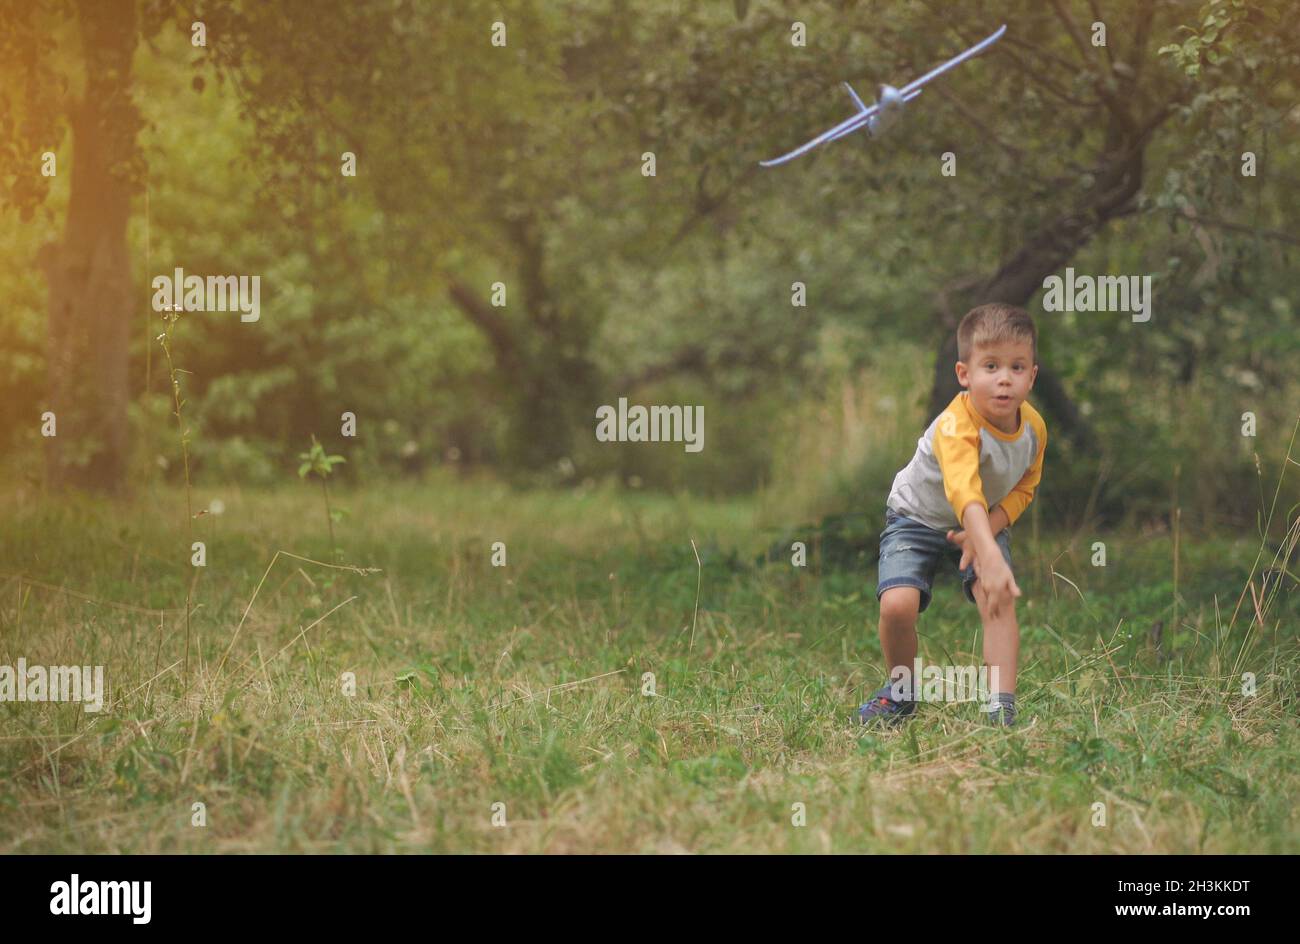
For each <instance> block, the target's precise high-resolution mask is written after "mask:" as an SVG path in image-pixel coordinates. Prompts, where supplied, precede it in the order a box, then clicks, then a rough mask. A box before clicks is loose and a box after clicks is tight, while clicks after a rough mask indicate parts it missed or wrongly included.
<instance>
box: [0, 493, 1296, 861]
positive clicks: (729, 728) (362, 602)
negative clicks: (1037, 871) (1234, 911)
mask: <svg viewBox="0 0 1300 944" xmlns="http://www.w3.org/2000/svg"><path fill="white" fill-rule="evenodd" d="M218 495H219V496H220V497H221V499H222V501H223V502H224V503H225V510H224V513H223V514H221V515H220V516H211V515H210V516H204V517H201V518H199V519H198V520H197V521H196V522H195V526H196V527H195V537H196V539H200V540H204V541H206V542H207V545H208V547H207V554H208V566H207V567H206V568H205V569H204V570H203V571H202V572H201V573H200V575H199V577H198V581H197V584H196V585H195V587H194V593H193V596H194V601H195V605H196V606H197V607H198V609H197V610H196V611H195V612H194V613H193V616H192V620H191V629H192V633H193V637H192V640H191V659H190V665H189V671H188V675H187V673H186V671H185V665H184V653H185V640H184V621H183V619H182V614H181V613H180V612H179V611H172V612H168V613H165V614H163V615H162V616H160V614H159V612H158V609H159V608H175V607H179V606H181V605H182V604H183V601H184V599H185V596H186V590H187V587H188V581H189V580H190V579H191V577H192V574H193V568H191V567H190V566H189V556H190V555H189V546H188V542H187V540H186V538H185V533H186V532H185V521H184V508H185V500H184V494H183V492H181V491H164V492H161V493H158V494H155V495H151V496H141V497H139V498H137V499H136V500H134V501H133V502H130V503H124V504H121V505H112V504H108V503H103V502H98V503H96V502H91V501H89V500H85V499H60V500H57V501H52V500H43V499H39V498H37V497H34V496H32V495H30V494H28V495H25V496H20V495H18V494H10V495H6V496H4V497H3V498H0V535H2V537H0V664H8V665H13V664H14V663H15V662H16V660H17V658H18V657H19V656H22V657H25V658H26V659H27V661H28V663H29V664H72V665H80V664H86V663H89V664H103V665H104V666H105V678H106V682H107V685H108V687H109V690H110V691H109V697H108V699H107V701H106V706H105V710H104V711H103V712H102V713H101V714H99V715H95V714H88V713H86V712H85V711H83V709H82V707H81V706H80V705H77V704H49V703H16V702H5V703H0V850H2V851H4V852H298V851H302V852H381V851H383V852H387V851H397V852H422V851H435V852H619V851H632V852H679V851H690V852H729V851H730V852H739V851H760V852H853V851H898V852H1119V853H1142V852H1180V853H1183V852H1248V851H1265V852H1277V853H1284V852H1285V853H1294V852H1297V851H1300V830H1298V829H1297V823H1296V815H1295V812H1294V808H1293V799H1294V797H1295V796H1296V795H1297V793H1300V771H1298V770H1297V765H1296V764H1295V757H1296V751H1297V748H1298V747H1300V737H1298V736H1297V731H1296V724H1295V705H1296V701H1295V681H1296V668H1297V660H1296V654H1297V653H1296V645H1295V633H1294V627H1295V617H1296V612H1297V609H1300V606H1298V605H1297V597H1298V596H1300V595H1298V594H1297V593H1296V592H1294V590H1288V589H1287V587H1286V586H1284V587H1283V589H1282V591H1281V592H1279V593H1278V594H1277V596H1276V598H1275V599H1272V600H1271V601H1270V603H1269V606H1268V607H1267V609H1266V612H1265V613H1264V618H1263V621H1262V623H1260V622H1259V621H1255V622H1253V623H1252V619H1253V618H1254V608H1253V604H1252V603H1251V600H1250V595H1249V593H1247V595H1246V602H1245V604H1243V606H1242V608H1241V610H1240V611H1239V612H1237V614H1236V617H1235V619H1234V618H1233V613H1234V608H1235V607H1236V605H1237V601H1238V599H1239V597H1240V595H1241V593H1242V591H1243V589H1244V588H1245V587H1246V583H1247V577H1248V576H1249V575H1250V574H1251V570H1252V565H1253V563H1254V561H1255V556H1256V552H1257V550H1258V546H1259V542H1258V541H1257V540H1251V539H1247V538H1245V537H1242V538H1241V539H1235V540H1234V539H1232V538H1230V537H1225V536H1222V535H1199V534H1193V533H1189V532H1188V531H1187V530H1186V529H1184V531H1183V534H1182V535H1181V552H1180V558H1181V560H1180V570H1179V593H1180V599H1179V602H1178V610H1177V613H1178V615H1177V622H1178V625H1177V626H1176V627H1175V626H1174V624H1173V621H1174V591H1173V582H1172V581H1173V546H1172V541H1171V540H1170V538H1169V537H1168V536H1167V535H1155V536H1137V535H1127V536H1126V535H1100V536H1098V535H1077V536H1072V535H1054V534H1041V535H1040V537H1039V541H1038V542H1037V545H1036V546H1035V544H1034V542H1033V540H1032V538H1031V537H1030V531H1029V529H1027V528H1025V529H1017V534H1016V538H1015V542H1014V545H1013V547H1014V551H1015V554H1016V571H1017V578H1018V581H1019V583H1020V586H1021V587H1022V588H1023V590H1024V591H1025V597H1024V598H1023V599H1022V601H1021V605H1020V608H1019V615H1020V621H1021V627H1022V648H1021V667H1022V668H1021V681H1020V686H1019V697H1018V701H1019V703H1020V709H1021V727H1020V728H1018V729H1015V730H998V729H993V728H990V727H985V726H983V725H982V724H981V723H980V718H979V712H978V710H977V709H976V707H975V706H974V705H972V704H969V703H967V704H947V705H925V706H922V709H921V712H920V713H919V714H918V716H917V718H916V720H915V721H913V722H912V723H911V724H909V725H907V726H905V727H904V728H903V729H902V730H901V731H888V732H881V731H878V732H872V733H864V732H862V731H861V730H855V729H854V727H853V726H852V725H851V724H850V723H849V722H850V719H851V718H852V716H853V714H854V710H855V708H856V706H857V705H858V703H859V701H860V700H861V698H862V696H863V695H864V694H865V693H866V692H868V691H870V690H871V689H872V688H875V687H876V686H878V685H879V684H880V681H881V679H882V677H883V674H882V673H883V669H882V668H881V659H880V649H879V644H878V642H877V640H876V635H875V618H876V603H875V598H874V593H873V590H874V580H875V572H874V565H868V566H866V567H865V568H864V569H863V570H862V572H858V573H852V572H834V573H824V574H820V575H819V574H817V573H815V572H813V570H814V569H813V568H810V569H808V570H796V569H795V568H793V567H791V566H789V564H788V562H787V563H777V564H773V565H770V566H767V567H764V568H755V567H753V566H752V565H751V564H750V563H749V562H750V561H752V560H753V559H754V557H755V556H756V555H757V554H758V553H759V552H760V551H761V550H762V549H763V548H764V547H765V546H766V544H767V543H768V542H770V541H771V540H772V537H773V532H771V531H770V530H764V529H762V528H760V527H759V526H758V524H757V523H756V522H757V515H756V511H755V508H756V503H753V502H748V501H735V502H717V501H705V500H699V499H689V498H670V497H654V496H648V495H641V494H638V493H619V492H615V491H607V490H595V491H592V492H589V493H586V494H580V493H576V492H567V493H540V492H538V493H526V494H517V493H512V492H510V491H508V490H507V489H505V488H504V487H500V486H497V485H494V484H491V483H483V482H479V483H464V482H462V483H457V482H454V481H452V480H450V479H449V480H445V481H442V480H440V481H437V482H435V483H432V484H429V485H426V486H423V487H416V486H400V487H391V488H385V489H373V490H368V491H366V492H364V493H354V494H347V493H346V492H343V493H339V494H338V495H337V503H338V504H341V505H343V506H344V507H346V508H348V509H349V510H350V512H351V514H350V516H349V517H348V518H346V519H345V520H344V521H342V522H341V523H340V524H338V525H337V526H336V532H337V541H338V544H339V546H340V548H341V549H342V552H343V554H344V559H345V560H346V561H347V562H348V563H350V564H353V565H358V566H362V567H373V568H379V569H380V570H379V572H376V573H369V574H362V573H356V572H352V571H346V570H334V569H331V568H329V567H327V566H324V565H319V564H313V563H308V562H306V561H303V560H299V559H297V558H294V557H287V556H284V555H281V556H280V557H279V559H278V560H276V561H275V564H274V566H273V567H272V568H271V570H270V571H269V572H268V571H267V566H268V564H270V563H271V562H272V560H273V558H274V557H275V554H276V552H277V551H285V552H288V553H292V554H296V555H299V556H300V557H305V558H312V559H314V560H316V561H327V560H329V559H330V557H329V554H330V550H329V536H328V534H326V533H325V522H324V520H323V519H324V513H323V510H322V507H321V505H320V495H319V492H318V491H317V490H313V489H311V488H310V487H308V486H306V485H302V486H299V487H285V488H284V489H282V490H278V491H275V492H241V491H239V490H236V489H223V490H212V489H204V488H201V487H200V488H198V489H196V493H195V505H196V507H198V508H202V507H204V506H206V505H207V503H208V501H209V500H210V499H211V498H214V497H217V496H218ZM692 539H694V541H695V543H696V545H697V547H698V549H699V552H700V556H701V560H702V566H700V567H697V564H696V558H695V553H694V551H693V550H692V547H691V540H692ZM1094 540H1105V541H1106V542H1107V557H1108V566H1107V567H1105V568H1099V567H1092V566H1091V565H1090V563H1089V558H1090V556H1091V550H1090V548H1091V543H1092V541H1094ZM495 541H503V542H505V543H506V545H507V554H508V564H507V566H505V567H503V568H494V567H492V566H491V565H490V558H491V545H492V543H493V542H495ZM1053 568H1054V569H1055V571H1056V572H1057V573H1058V574H1060V575H1062V576H1063V577H1066V578H1068V579H1069V580H1070V581H1073V583H1074V584H1076V585H1077V587H1078V589H1077V590H1076V589H1075V588H1074V587H1073V586H1071V585H1070V584H1069V583H1067V582H1065V580H1064V579H1061V578H1060V577H1053V576H1052V569H1053ZM264 575H265V580H264V581H263V577H264ZM259 582H260V583H261V585H260V590H259V589H258V588H259ZM1286 584H1287V585H1289V586H1291V587H1294V581H1292V580H1287V581H1286ZM697 586H698V588H699V589H698V613H697V612H696V599H697ZM1255 586H1256V588H1258V586H1259V580H1258V572H1256V580H1255ZM255 591H257V596H256V599H255V600H254V601H253V603H252V606H251V608H249V601H250V599H251V598H253V596H254V592H255ZM959 597H960V592H959V589H958V587H957V585H956V582H955V580H951V579H949V580H945V581H944V582H941V583H940V584H939V585H938V587H937V588H936V598H935V601H934V604H933V605H932V606H931V607H930V609H929V610H928V611H927V612H926V613H925V614H924V615H923V617H922V620H921V626H920V631H921V634H922V656H923V657H924V658H926V659H927V660H931V661H936V662H948V663H962V662H965V663H971V662H973V663H975V664H978V662H979V652H980V638H979V621H978V616H977V613H976V611H975V608H974V607H973V606H970V605H969V604H966V603H965V602H964V601H961V600H960V599H959ZM1216 601H1217V609H1216ZM114 604H116V605H114ZM132 608H134V609H132ZM246 608H248V613H247V617H246V618H245V619H244V620H243V625H242V628H240V629H239V631H238V637H237V638H235V633H236V628H237V627H239V626H240V622H241V617H242V616H243V615H244V612H245V609H246ZM1157 621H1163V626H1164V630H1163V633H1162V635H1161V638H1160V648H1159V650H1157V648H1156V647H1155V646H1154V644H1153V640H1154V637H1153V635H1152V629H1151V627H1152V626H1153V624H1155V623H1157ZM306 627H310V628H309V629H307V630H306V632H303V631H302V630H303V629H304V628H306ZM232 639H233V647H232V646H231V643H232ZM228 647H230V656H229V659H228V660H227V661H226V662H225V664H224V666H223V665H222V664H221V663H222V658H223V655H224V653H225V652H226V650H227V648H228ZM1246 671H1250V672H1254V673H1255V675H1256V676H1257V679H1258V693H1257V694H1256V695H1255V696H1254V697H1245V696H1242V695H1241V693H1240V689H1241V681H1240V677H1241V674H1242V673H1243V672H1246ZM344 672H353V673H355V676H356V680H357V683H356V694H355V697H347V696H345V695H344V694H343V693H342V690H341V688H342V687H341V684H340V677H341V675H342V673H344ZM643 673H654V677H655V688H656V691H657V695H656V696H654V697H648V696H645V695H643V694H642V678H643ZM196 802H202V803H204V804H206V810H207V826H206V827H202V828H200V827H195V826H192V825H191V805H192V804H194V803H196ZM1097 802H1102V803H1105V804H1106V812H1107V819H1108V824H1107V826H1105V827H1104V828H1099V827H1095V826H1093V825H1092V824H1091V820H1092V815H1093V812H1092V805H1093V804H1094V803H1097ZM495 803H503V804H505V809H504V812H505V817H506V822H507V823H508V825H507V826H505V827H504V828H502V827H496V826H494V825H493V804H495ZM795 803H802V804H804V805H805V809H806V826H802V827H798V826H794V825H792V822H791V819H792V815H793V813H792V807H793V804H795Z"/></svg>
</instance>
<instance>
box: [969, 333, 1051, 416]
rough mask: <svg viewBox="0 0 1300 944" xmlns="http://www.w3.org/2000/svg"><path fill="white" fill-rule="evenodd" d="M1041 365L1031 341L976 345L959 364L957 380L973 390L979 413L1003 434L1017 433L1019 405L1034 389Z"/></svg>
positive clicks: (971, 395)
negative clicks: (1036, 358)
mask: <svg viewBox="0 0 1300 944" xmlns="http://www.w3.org/2000/svg"><path fill="white" fill-rule="evenodd" d="M1037 376H1038V365H1036V364H1035V363H1034V351H1033V347H1032V345H1031V344H1030V343H1029V341H1028V340H1009V341H1003V342H1000V343H998V344H977V345H975V346H974V348H973V349H972V350H971V352H970V355H969V358H968V360H966V361H958V362H957V380H958V382H959V383H960V384H961V385H962V386H963V387H965V388H966V389H968V390H969V391H970V398H971V402H972V404H973V405H974V407H975V409H977V410H978V411H979V412H980V414H981V415H982V416H983V417H984V418H985V419H987V420H988V421H989V422H990V423H992V424H993V425H994V426H997V427H998V428H999V429H1002V430H1003V431H1004V432H1008V433H1010V432H1015V429H1016V425H1017V423H1018V422H1019V413H1018V412H1017V411H1018V410H1019V409H1020V404H1021V403H1023V402H1024V401H1025V397H1026V396H1027V395H1028V394H1029V391H1030V390H1031V389H1032V388H1033V386H1034V378H1035V377H1037Z"/></svg>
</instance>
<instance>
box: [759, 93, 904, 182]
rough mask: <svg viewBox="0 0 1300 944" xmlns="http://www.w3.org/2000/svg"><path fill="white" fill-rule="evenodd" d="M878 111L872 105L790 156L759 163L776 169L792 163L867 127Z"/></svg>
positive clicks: (792, 152) (796, 149) (783, 155)
mask: <svg viewBox="0 0 1300 944" xmlns="http://www.w3.org/2000/svg"><path fill="white" fill-rule="evenodd" d="M878 111H880V106H879V105H872V106H870V107H868V108H864V109H863V110H862V111H860V112H858V113H857V114H856V115H854V116H853V117H852V118H846V119H844V120H843V121H841V122H840V123H839V124H837V125H836V126H835V127H834V128H831V129H830V130H829V131H826V132H823V133H822V134H819V135H817V137H815V138H813V139H812V140H811V141H809V142H808V143H807V144H804V145H801V146H800V147H797V148H795V149H794V150H793V151H791V152H790V153H789V154H782V155H781V156H780V157H774V158H772V159H771V160H770V161H759V162H758V163H759V164H760V165H761V166H763V167H775V166H776V165H778V164H784V163H785V162H786V161H792V160H794V159H795V158H796V157H799V156H800V155H802V154H807V153H808V152H809V151H811V150H812V149H813V148H815V147H817V145H819V144H825V143H826V142H827V141H834V140H835V139H836V138H842V137H844V135H846V134H849V133H850V132H853V131H857V130H858V129H859V128H861V127H863V126H865V125H866V123H867V122H868V121H869V120H870V119H871V116H872V115H874V114H875V113H876V112H878Z"/></svg>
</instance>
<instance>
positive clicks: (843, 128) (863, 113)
mask: <svg viewBox="0 0 1300 944" xmlns="http://www.w3.org/2000/svg"><path fill="white" fill-rule="evenodd" d="M1006 31H1007V28H1006V25H1005V24H1004V25H1003V26H1002V27H1001V28H1000V29H999V30H998V31H997V32H996V33H994V34H993V35H992V36H989V37H988V38H987V39H985V40H982V41H981V42H978V43H976V44H975V45H974V46H972V47H971V48H970V49H967V50H966V51H965V52H964V53H962V54H961V55H959V56H956V57H955V58H952V59H949V60H948V61H947V62H945V63H944V64H943V65H941V66H939V67H937V68H935V69H931V70H930V71H929V72H927V73H926V74H925V75H923V76H921V77H920V78H919V79H917V80H916V81H914V82H912V83H910V84H908V85H905V86H903V88H901V89H896V88H894V87H893V86H892V85H884V86H881V88H880V101H879V102H877V103H875V104H872V105H871V106H870V107H868V106H866V105H864V104H863V103H862V99H860V98H858V93H857V92H855V91H853V88H852V86H850V85H849V83H847V82H845V83H844V87H845V88H846V89H848V90H849V95H850V96H852V98H853V104H855V105H857V106H858V113H857V114H856V115H854V116H853V117H852V118H846V119H845V120H844V121H841V122H840V123H839V124H837V125H836V126H835V127H834V128H831V129H830V130H829V131H827V132H825V133H823V134H819V135H818V136H817V137H815V138H813V139H812V140H811V141H809V142H808V143H807V144H805V145H803V146H802V147H797V148H795V149H794V150H793V151H791V152H790V153H789V154H783V155H782V156H781V157H775V158H773V159H772V160H770V161H759V162H758V163H759V164H760V165H762V166H763V167H775V166H776V165H777V164H784V163H785V162H786V161H792V160H794V159H795V158H796V157H799V156H800V155H801V154H807V153H808V152H809V151H811V150H812V149H813V148H815V147H817V146H819V145H822V144H826V143H827V142H829V141H834V140H836V139H837V138H842V137H844V136H845V135H846V134H852V133H853V132H854V131H857V130H858V129H859V128H862V127H865V128H866V129H867V133H868V134H871V135H872V136H873V137H874V136H875V135H876V134H878V133H879V132H881V131H883V130H884V129H885V128H886V127H887V126H888V125H890V124H892V123H893V121H894V120H895V119H896V118H897V117H898V114H899V113H900V112H901V111H902V110H903V105H904V104H905V103H907V102H910V101H911V100H912V99H914V98H916V96H918V95H920V94H921V86H923V85H925V84H926V83H927V82H929V81H930V80H931V79H933V78H936V77H938V76H941V75H943V74H944V73H945V72H947V71H948V70H949V69H951V68H952V67H953V66H956V65H960V64H961V63H963V62H965V61H966V60H967V59H970V58H971V57H973V56H978V55H979V54H980V53H982V52H983V51H984V50H985V49H988V48H989V47H990V46H992V45H993V44H994V43H996V42H997V41H998V40H999V39H1001V38H1002V34H1003V33H1005V32H1006Z"/></svg>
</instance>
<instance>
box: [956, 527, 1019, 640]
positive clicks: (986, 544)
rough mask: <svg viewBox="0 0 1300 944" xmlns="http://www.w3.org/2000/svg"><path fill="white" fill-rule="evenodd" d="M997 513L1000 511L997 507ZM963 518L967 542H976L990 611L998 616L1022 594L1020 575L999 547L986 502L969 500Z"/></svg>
mask: <svg viewBox="0 0 1300 944" xmlns="http://www.w3.org/2000/svg"><path fill="white" fill-rule="evenodd" d="M994 514H995V515H996V514H997V511H996V510H995V511H994ZM1004 514H1005V512H1004ZM961 520H962V526H963V527H965V529H966V543H967V545H968V546H969V545H973V551H974V554H975V560H976V566H977V567H978V568H979V582H980V583H981V584H983V585H984V593H985V594H986V595H987V596H988V599H989V613H990V615H991V616H993V617H995V618H996V617H997V616H998V615H999V614H1000V613H1001V611H1002V607H1003V606H1005V605H1009V604H1010V603H1011V601H1012V600H1013V599H1014V598H1015V597H1018V596H1020V587H1019V586H1017V585H1016V578H1015V576H1014V575H1013V574H1012V573H1011V568H1010V567H1008V566H1007V562H1006V559H1005V558H1003V556H1002V552H1001V551H1000V550H999V549H998V542H997V541H996V540H995V539H994V537H993V527H992V525H991V523H990V521H989V513H988V512H987V511H986V510H985V509H984V503H983V502H978V501H973V502H971V503H970V504H968V505H967V506H966V508H965V510H964V511H963V512H962V516H961Z"/></svg>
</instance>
